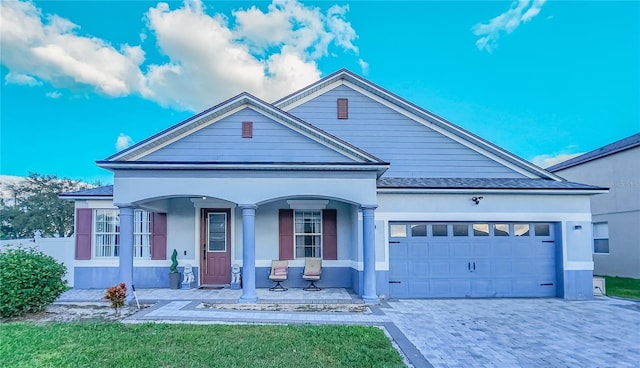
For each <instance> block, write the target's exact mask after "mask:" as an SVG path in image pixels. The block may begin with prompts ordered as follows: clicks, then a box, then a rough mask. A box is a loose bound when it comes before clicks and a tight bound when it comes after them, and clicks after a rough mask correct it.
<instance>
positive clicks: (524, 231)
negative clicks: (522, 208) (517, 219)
mask: <svg viewBox="0 0 640 368" xmlns="http://www.w3.org/2000/svg"><path fill="white" fill-rule="evenodd" d="M513 232H514V234H515V235H516V236H529V224H514V225H513Z"/></svg>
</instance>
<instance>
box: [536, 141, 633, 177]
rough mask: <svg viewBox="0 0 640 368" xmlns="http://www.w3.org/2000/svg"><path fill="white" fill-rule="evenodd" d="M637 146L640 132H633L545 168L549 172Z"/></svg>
mask: <svg viewBox="0 0 640 368" xmlns="http://www.w3.org/2000/svg"><path fill="white" fill-rule="evenodd" d="M638 146H640V133H637V134H634V135H632V136H630V137H627V138H624V139H621V140H619V141H616V142H613V143H611V144H607V145H606V146H604V147H600V148H598V149H595V150H593V151H591V152H587V153H585V154H584V155H580V156H577V157H574V158H571V159H569V160H566V161H563V162H561V163H559V164H555V165H553V166H551V167H549V168H547V170H548V171H551V172H557V171H560V170H564V169H568V168H570V167H573V166H576V165H580V164H583V163H585V162H589V161H593V160H597V159H599V158H602V157H606V156H609V155H613V154H614V153H618V152H622V151H625V150H628V149H631V148H633V147H638Z"/></svg>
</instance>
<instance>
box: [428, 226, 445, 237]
mask: <svg viewBox="0 0 640 368" xmlns="http://www.w3.org/2000/svg"><path fill="white" fill-rule="evenodd" d="M431 235H432V236H435V237H441V236H444V237H447V236H449V227H448V225H447V224H433V225H431Z"/></svg>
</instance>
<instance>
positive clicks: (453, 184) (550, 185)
mask: <svg viewBox="0 0 640 368" xmlns="http://www.w3.org/2000/svg"><path fill="white" fill-rule="evenodd" d="M377 185H378V188H379V189H383V188H384V189H475V190H487V189H500V190H504V189H514V190H567V191H574V190H579V191H599V192H601V191H606V190H607V188H601V187H596V186H593V185H586V184H579V183H572V182H569V181H556V180H548V179H527V178H384V177H383V178H379V179H378V184H377Z"/></svg>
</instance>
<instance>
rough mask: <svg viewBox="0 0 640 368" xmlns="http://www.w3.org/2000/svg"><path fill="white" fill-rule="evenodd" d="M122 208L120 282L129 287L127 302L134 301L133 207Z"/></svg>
mask: <svg viewBox="0 0 640 368" xmlns="http://www.w3.org/2000/svg"><path fill="white" fill-rule="evenodd" d="M118 208H120V281H119V282H124V283H125V284H126V285H127V290H128V292H127V302H130V301H132V300H133V290H132V289H131V285H133V207H131V206H128V205H119V206H118Z"/></svg>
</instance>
